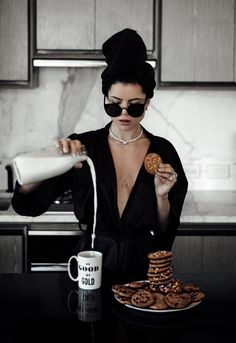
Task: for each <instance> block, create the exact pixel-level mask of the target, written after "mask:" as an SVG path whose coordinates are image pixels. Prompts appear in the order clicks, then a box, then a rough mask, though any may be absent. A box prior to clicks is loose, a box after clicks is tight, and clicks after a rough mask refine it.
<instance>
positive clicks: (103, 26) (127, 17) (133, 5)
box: [95, 0, 155, 51]
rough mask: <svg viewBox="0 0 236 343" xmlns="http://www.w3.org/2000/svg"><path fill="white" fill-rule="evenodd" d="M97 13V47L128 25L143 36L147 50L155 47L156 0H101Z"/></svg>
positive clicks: (98, 2) (98, 3)
mask: <svg viewBox="0 0 236 343" xmlns="http://www.w3.org/2000/svg"><path fill="white" fill-rule="evenodd" d="M95 15H96V16H95V32H96V37H95V38H96V40H95V44H96V45H95V49H97V50H99V49H101V46H102V43H103V42H104V41H105V40H106V39H107V38H109V37H110V36H111V35H112V34H114V33H115V32H117V31H119V30H122V29H124V28H127V27H129V28H131V29H134V30H136V31H137V32H138V33H139V34H140V35H141V36H142V38H143V40H144V42H145V44H146V46H147V50H150V51H151V50H153V49H154V41H153V39H154V37H155V36H154V0H146V1H143V0H121V1H117V0H99V1H96V14H95Z"/></svg>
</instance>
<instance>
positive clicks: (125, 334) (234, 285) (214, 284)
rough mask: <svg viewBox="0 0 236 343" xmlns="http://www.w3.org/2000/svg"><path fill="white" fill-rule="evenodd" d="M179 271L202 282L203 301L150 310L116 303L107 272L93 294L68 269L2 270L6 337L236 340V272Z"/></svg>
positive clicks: (1, 326) (0, 299) (0, 315)
mask: <svg viewBox="0 0 236 343" xmlns="http://www.w3.org/2000/svg"><path fill="white" fill-rule="evenodd" d="M175 276H176V277H178V278H180V279H181V280H183V281H185V282H195V283H197V284H198V285H199V286H200V288H201V289H202V290H203V291H204V292H205V293H206V298H205V299H204V300H203V301H202V303H201V304H200V305H198V306H197V307H195V308H193V309H191V310H185V311H179V312H175V313H166V314H164V313H162V314H158V313H156V314H153V313H151V314H150V313H147V312H142V311H137V310H132V309H128V308H127V307H125V306H124V305H121V304H119V303H118V302H116V300H115V299H114V297H113V294H112V292H111V285H112V283H113V281H112V279H111V278H107V277H106V276H104V275H103V283H102V288H101V289H100V290H98V291H94V293H93V294H92V295H91V293H90V295H89V296H88V294H87V295H84V294H82V293H81V291H79V292H77V291H78V288H77V283H75V282H73V281H71V280H70V279H69V277H68V275H67V273H66V272H60V273H41V272H39V273H29V274H0V339H1V342H4V343H5V342H7V343H8V342H19V341H20V340H21V339H22V340H24V342H84V343H87V342H98V341H100V342H109V343H111V342H117V343H118V342H122V343H125V342H143V343H144V342H145V343H149V342H155V343H158V342H163V343H166V342H172V343H174V342H191V343H192V342H199V341H202V342H214V343H215V342H218V341H221V342H224V341H225V342H233V341H235V339H236V325H235V319H234V315H233V313H234V312H235V308H236V292H235V289H236V274H196V275H195V274H180V275H175ZM116 282H117V280H116ZM81 296H82V298H81ZM79 299H82V301H81V302H80V303H78V300H79Z"/></svg>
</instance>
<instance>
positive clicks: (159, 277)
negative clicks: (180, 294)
mask: <svg viewBox="0 0 236 343" xmlns="http://www.w3.org/2000/svg"><path fill="white" fill-rule="evenodd" d="M172 257H173V253H172V252H171V251H165V250H162V251H155V252H150V253H149V254H148V259H149V267H148V272H147V278H148V281H149V284H150V288H151V289H152V290H153V291H156V290H158V289H159V287H160V286H161V285H167V284H169V283H170V282H171V281H172V280H173V273H172V266H171V263H172Z"/></svg>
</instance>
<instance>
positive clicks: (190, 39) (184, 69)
mask: <svg viewBox="0 0 236 343" xmlns="http://www.w3.org/2000/svg"><path fill="white" fill-rule="evenodd" d="M234 13H235V0H226V1H225V0H164V1H161V26H160V31H161V47H160V51H161V53H160V66H161V70H160V83H161V82H163V83H164V82H170V83H171V82H172V83H173V82H177V83H178V82H180V83H181V82H182V83H183V82H199V83H201V82H205V83H222V84H223V83H235V82H236V71H235V67H234V65H235V60H236V50H235V39H236V38H235V26H236V24H235V15H234Z"/></svg>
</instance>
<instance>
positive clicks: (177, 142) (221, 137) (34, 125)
mask: <svg viewBox="0 0 236 343" xmlns="http://www.w3.org/2000/svg"><path fill="white" fill-rule="evenodd" d="M102 70H103V68H40V70H39V87H37V88H35V89H20V88H17V89H7V88H6V89H4V88H1V89H0V123H1V125H0V146H1V149H0V190H4V189H6V187H7V173H6V170H5V166H6V164H8V163H9V162H11V160H12V158H13V157H15V156H16V155H17V154H20V153H22V152H26V151H30V150H36V149H39V148H41V147H43V146H47V145H50V144H53V142H54V140H55V139H57V138H63V137H66V136H68V135H69V134H71V133H73V132H78V133H81V132H83V131H88V130H94V129H97V128H100V127H102V126H104V125H105V124H106V123H108V121H109V120H110V118H109V117H108V116H107V115H106V114H105V112H104V109H103V95H102V92H101V72H102ZM235 108H236V96H235V91H234V90H229V89H227V90H226V89H192V88H191V89H188V88H185V89H183V88H181V89H175V88H165V89H157V90H155V93H154V97H153V98H152V99H151V104H150V106H149V108H148V111H147V112H146V114H145V117H144V119H143V121H142V124H143V125H144V126H145V127H146V128H147V129H148V130H149V131H151V132H152V133H154V134H156V135H160V136H163V137H165V138H167V139H168V140H170V141H171V142H172V143H173V145H174V146H175V148H176V150H177V152H178V153H179V155H180V158H181V161H182V163H183V166H184V169H185V172H186V175H187V178H188V181H189V190H190V191H216V190H217V191H235V190H236V154H235V151H236V139H235V137H236V136H235V127H236V112H235Z"/></svg>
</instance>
